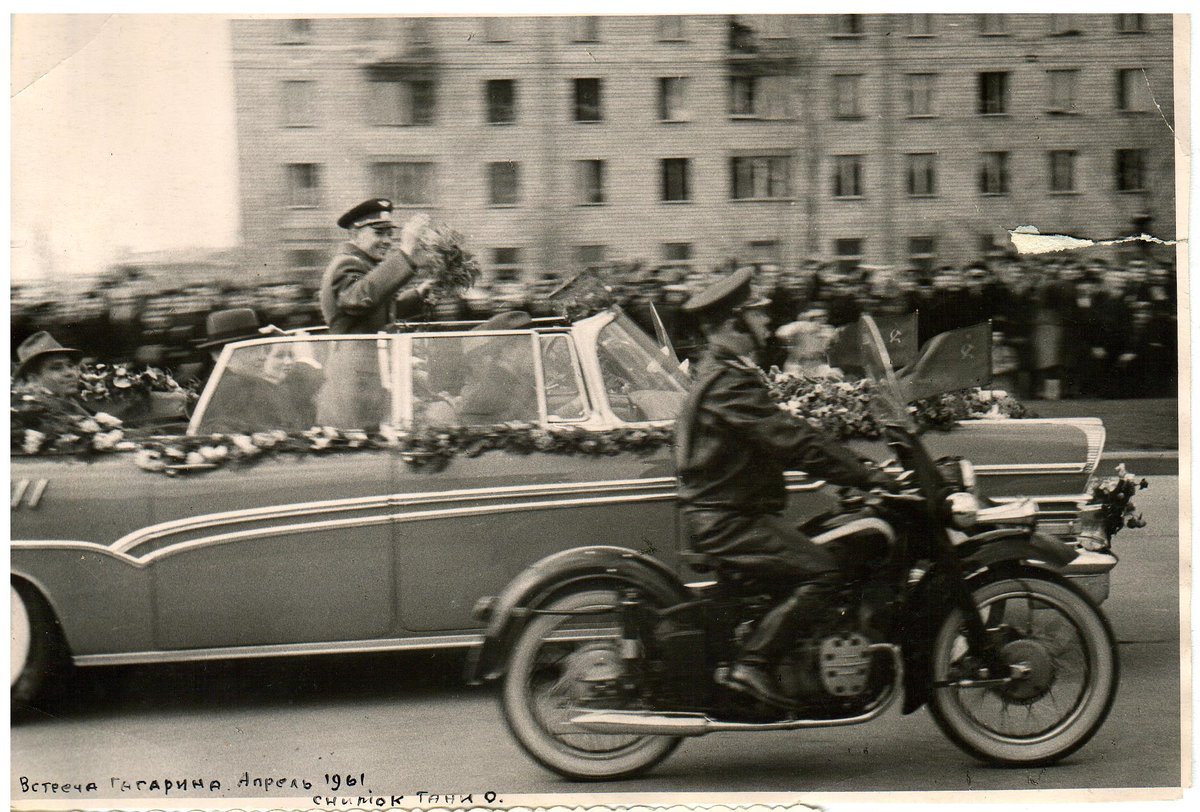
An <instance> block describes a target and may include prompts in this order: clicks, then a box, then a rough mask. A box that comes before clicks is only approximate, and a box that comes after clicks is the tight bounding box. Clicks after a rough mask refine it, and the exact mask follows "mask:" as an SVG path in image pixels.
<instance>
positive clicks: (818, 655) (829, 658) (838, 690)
mask: <svg viewBox="0 0 1200 812" xmlns="http://www.w3.org/2000/svg"><path fill="white" fill-rule="evenodd" d="M869 645H871V640H869V639H868V638H867V637H866V636H865V635H863V634H862V633H860V632H857V631H850V630H846V631H839V632H835V633H832V634H828V635H826V636H824V637H819V638H812V639H807V640H803V641H801V642H800V645H799V646H798V647H797V648H796V649H795V650H793V652H792V654H791V655H790V656H788V657H785V658H784V659H783V660H782V661H781V662H780V664H779V667H778V672H777V674H776V676H777V678H778V680H779V683H780V687H781V688H782V689H783V691H784V692H785V693H786V694H787V695H788V696H792V697H795V698H796V699H798V700H822V699H828V698H829V697H837V698H850V697H855V696H859V695H860V694H862V693H864V692H865V691H866V690H867V688H868V686H869V685H870V676H871V659H872V658H871V655H870V654H869V653H868V652H867V646H869Z"/></svg>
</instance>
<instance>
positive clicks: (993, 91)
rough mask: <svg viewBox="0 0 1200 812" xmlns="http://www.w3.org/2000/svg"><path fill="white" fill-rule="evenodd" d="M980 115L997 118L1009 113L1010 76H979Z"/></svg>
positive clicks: (991, 73) (987, 74) (991, 74)
mask: <svg viewBox="0 0 1200 812" xmlns="http://www.w3.org/2000/svg"><path fill="white" fill-rule="evenodd" d="M978 111H979V115H981V116H995V115H1001V114H1003V113H1007V112H1008V74H1007V73H1003V72H989V73H981V74H979V107H978Z"/></svg>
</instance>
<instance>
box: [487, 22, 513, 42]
mask: <svg viewBox="0 0 1200 812" xmlns="http://www.w3.org/2000/svg"><path fill="white" fill-rule="evenodd" d="M483 38H484V39H485V40H487V41H488V42H512V39H513V37H512V18H511V17H485V18H484V19H483Z"/></svg>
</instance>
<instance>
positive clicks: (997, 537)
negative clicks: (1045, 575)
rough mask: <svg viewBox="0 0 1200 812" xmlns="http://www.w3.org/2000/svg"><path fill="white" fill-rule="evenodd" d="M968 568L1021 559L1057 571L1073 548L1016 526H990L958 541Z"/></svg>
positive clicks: (1073, 555)
mask: <svg viewBox="0 0 1200 812" xmlns="http://www.w3.org/2000/svg"><path fill="white" fill-rule="evenodd" d="M956 549H957V550H958V554H959V556H960V557H961V558H962V559H963V563H964V564H966V565H967V568H968V570H970V569H972V565H974V567H975V568H990V567H995V566H996V565H998V564H1003V563H1006V562H1020V563H1024V564H1030V565H1033V566H1041V567H1046V568H1049V569H1052V570H1055V571H1059V570H1061V569H1063V568H1064V567H1066V566H1067V565H1068V564H1070V563H1071V562H1072V561H1074V560H1075V558H1076V556H1077V555H1078V553H1077V552H1075V550H1074V549H1072V548H1071V547H1069V546H1068V545H1067V544H1065V543H1064V542H1061V541H1059V540H1058V539H1056V538H1051V537H1050V536H1047V535H1043V534H1042V533H1036V532H1030V531H1029V530H1026V529H1023V528H1017V527H1005V528H1000V529H998V530H989V531H987V532H984V533H979V534H977V535H974V536H971V537H969V538H968V539H966V541H964V542H962V543H961V544H959V545H957V547H956Z"/></svg>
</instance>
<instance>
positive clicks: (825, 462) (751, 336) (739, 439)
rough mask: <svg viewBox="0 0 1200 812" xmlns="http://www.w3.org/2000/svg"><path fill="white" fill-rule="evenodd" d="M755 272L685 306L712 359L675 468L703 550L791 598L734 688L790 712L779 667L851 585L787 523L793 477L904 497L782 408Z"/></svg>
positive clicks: (747, 653)
mask: <svg viewBox="0 0 1200 812" xmlns="http://www.w3.org/2000/svg"><path fill="white" fill-rule="evenodd" d="M751 274H752V272H751V269H750V268H742V269H740V270H738V271H735V272H734V273H733V274H732V275H730V276H727V277H725V278H724V279H722V280H720V281H718V282H717V283H715V284H714V285H712V286H710V287H709V288H707V289H706V290H704V291H702V292H701V293H698V294H696V295H695V296H693V297H692V298H691V299H689V300H688V301H687V302H686V303H685V304H684V305H683V311H684V312H686V313H689V314H691V315H693V316H695V318H696V319H697V321H698V322H699V324H700V327H701V330H702V331H703V333H704V336H705V338H706V339H707V341H708V349H707V351H706V353H705V355H704V357H703V358H702V359H701V361H700V364H699V365H698V368H697V370H696V378H695V383H694V384H693V386H692V391H691V392H690V393H689V395H688V398H687V400H686V401H685V402H684V405H683V411H682V413H681V414H680V417H679V420H678V422H677V423H676V429H675V458H676V459H675V461H676V468H677V470H678V472H679V479H680V490H679V495H680V500H681V502H682V503H683V511H684V516H685V518H686V521H687V526H688V530H689V537H690V539H691V543H692V545H693V547H694V548H695V549H696V550H697V551H699V552H703V553H707V554H709V555H712V556H715V557H718V558H720V559H721V560H722V561H723V562H724V563H725V564H727V565H729V566H730V567H733V568H735V569H739V570H744V571H747V572H752V573H754V574H755V575H756V576H759V577H763V578H766V579H768V580H771V581H774V582H776V583H778V584H779V586H780V587H781V591H784V592H787V593H788V597H787V599H786V600H784V601H783V602H782V603H781V604H779V605H778V606H776V607H774V608H773V609H771V610H770V611H769V612H768V613H767V614H766V615H765V616H764V617H763V619H762V620H761V621H760V622H759V623H758V625H757V626H756V627H755V629H754V631H753V632H752V634H751V635H750V637H749V638H748V639H747V640H746V642H745V644H744V645H743V647H742V651H741V652H740V654H739V656H738V659H737V662H736V663H735V665H734V667H733V668H732V669H731V671H730V674H729V681H730V687H732V688H736V689H738V690H740V691H743V692H745V693H748V694H750V695H752V696H754V697H755V698H757V699H760V700H762V701H766V702H772V703H776V704H786V703H787V702H788V700H787V699H785V698H783V697H782V696H780V694H779V692H778V691H776V689H775V679H774V677H773V676H772V672H771V670H770V666H771V665H772V664H773V663H774V662H775V661H776V660H778V659H779V657H781V656H782V655H783V654H784V653H785V652H786V651H787V649H788V648H789V647H790V646H791V645H792V643H793V641H794V640H795V639H796V636H797V634H798V633H799V632H800V631H801V630H803V629H804V627H805V626H806V625H807V623H808V619H809V618H811V617H812V616H814V615H815V614H816V613H818V612H819V611H821V610H822V609H823V608H824V607H825V606H827V605H828V604H829V602H830V600H831V599H832V597H833V596H834V594H835V592H836V590H837V588H838V586H839V585H840V584H841V582H842V580H843V579H842V576H841V573H840V570H839V567H838V564H837V561H836V560H835V559H834V557H833V556H832V555H831V554H830V553H829V552H828V551H826V550H825V549H823V548H821V547H819V546H817V545H816V544H814V543H813V542H812V541H811V540H810V539H809V538H808V537H807V536H805V535H804V534H803V533H801V532H800V531H798V530H796V529H795V528H793V527H791V526H789V525H788V524H787V522H785V521H784V520H783V518H782V513H783V509H784V506H785V504H786V501H787V490H786V488H785V481H784V472H785V471H787V470H789V469H799V470H802V471H804V472H805V473H808V474H810V475H813V476H819V477H822V478H824V479H827V480H829V481H830V482H833V483H835V484H841V485H851V486H856V487H860V488H871V487H885V488H894V487H895V481H894V480H893V479H892V478H891V477H889V476H888V475H886V474H884V473H883V472H882V471H880V470H878V469H872V468H868V467H867V466H866V465H864V464H863V463H862V462H861V461H860V460H859V459H858V457H857V456H855V455H854V454H853V453H851V452H850V451H848V450H847V449H845V448H843V447H842V446H839V445H836V444H833V443H829V442H827V441H825V440H824V439H822V438H821V436H820V435H818V434H817V432H816V431H815V430H814V429H813V428H812V427H810V426H809V425H808V424H807V423H805V422H804V421H803V420H798V419H796V418H794V417H792V416H791V415H789V414H788V413H787V412H784V411H783V410H781V409H780V408H779V407H778V406H777V405H776V403H775V401H774V400H773V399H772V398H771V395H770V393H769V392H768V390H767V386H766V383H765V381H764V380H763V378H762V375H761V374H760V372H759V370H758V367H757V366H756V365H755V362H754V355H755V354H756V353H758V352H760V351H761V350H762V349H763V347H764V346H765V345H766V341H767V338H768V337H769V336H770V317H769V315H768V313H767V311H766V306H767V305H768V304H769V301H768V300H766V299H755V298H754V297H753V295H752V291H751Z"/></svg>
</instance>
